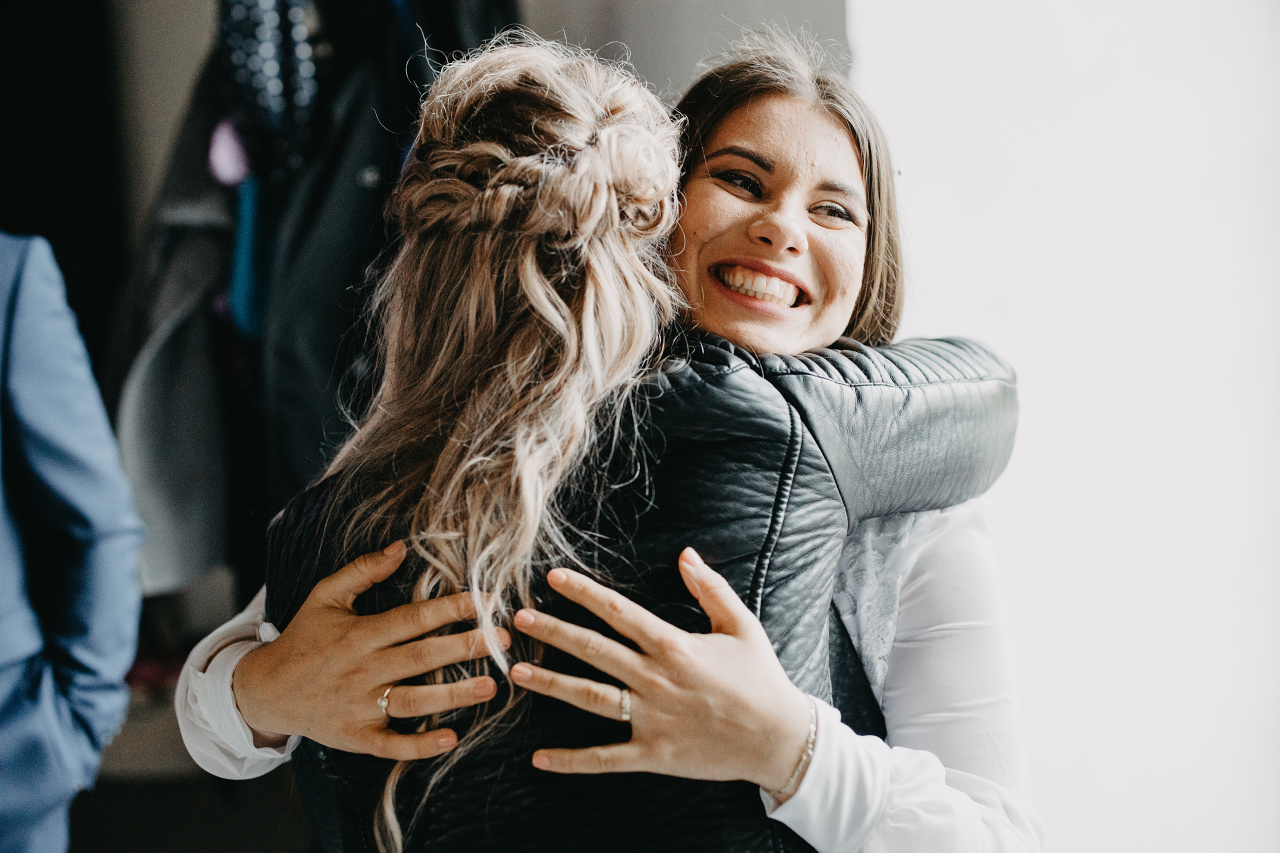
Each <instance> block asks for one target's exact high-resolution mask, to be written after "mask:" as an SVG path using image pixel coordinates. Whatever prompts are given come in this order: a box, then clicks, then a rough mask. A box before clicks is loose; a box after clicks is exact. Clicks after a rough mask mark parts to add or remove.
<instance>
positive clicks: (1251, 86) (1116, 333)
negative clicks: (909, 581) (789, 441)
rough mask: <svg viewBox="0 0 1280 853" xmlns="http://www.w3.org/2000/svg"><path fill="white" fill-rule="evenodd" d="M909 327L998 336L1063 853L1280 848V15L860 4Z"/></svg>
mask: <svg viewBox="0 0 1280 853" xmlns="http://www.w3.org/2000/svg"><path fill="white" fill-rule="evenodd" d="M849 23H850V33H851V43H852V46H853V50H854V53H855V79H856V81H857V82H858V84H859V86H860V88H861V89H862V91H863V92H864V94H865V95H866V97H867V98H868V100H870V101H871V103H872V105H873V106H874V107H876V108H877V109H878V112H879V113H880V115H881V116H882V117H883V118H884V120H885V122H886V124H887V125H888V127H889V131H890V136H891V143H892V145H893V150H894V152H895V155H896V157H897V161H898V162H897V165H898V167H899V168H900V169H901V170H902V174H901V176H900V177H899V179H898V180H899V187H900V190H901V198H902V208H903V218H904V224H905V233H906V240H907V255H908V263H909V274H910V275H909V283H910V286H911V291H910V296H909V299H908V302H907V321H906V328H905V330H904V331H905V332H906V333H908V334H921V335H925V334H927V335H936V334H948V333H959V334H966V335H972V336H976V337H980V338H982V339H985V340H986V341H988V342H990V343H991V344H993V345H994V346H995V347H996V348H997V349H998V350H999V351H1000V352H1002V353H1003V354H1004V355H1006V356H1007V357H1008V358H1010V359H1011V360H1012V361H1013V362H1014V364H1015V365H1016V366H1017V368H1018V371H1019V378H1020V384H1021V396H1022V421H1021V428H1020V432H1019V437H1018V446H1017V449H1016V451H1015V453H1014V458H1013V461H1012V463H1011V465H1010V467H1009V470H1008V472H1007V473H1006V474H1005V476H1004V477H1003V479H1002V480H1001V481H1000V483H999V484H998V485H997V487H996V489H995V490H994V493H993V497H994V500H995V504H996V509H995V512H996V519H995V526H996V533H997V537H998V540H999V543H998V544H999V547H1000V552H1001V555H1002V562H1003V567H1004V573H1005V577H1006V592H1007V596H1008V598H1009V601H1010V604H1011V608H1012V610H1013V621H1014V625H1013V627H1014V633H1015V639H1016V644H1017V662H1018V667H1019V676H1020V682H1021V690H1022V698H1023V704H1024V707H1023V711H1024V716H1025V718H1026V724H1027V731H1028V737H1029V741H1030V747H1031V759H1032V770H1033V773H1034V780H1035V791H1036V799H1037V802H1038V804H1039V806H1040V807H1041V810H1042V813H1043V815H1044V817H1045V819H1046V822H1047V825H1048V831H1049V841H1050V849H1051V850H1056V851H1088V853H1108V851H1115V853H1132V851H1147V850H1152V851H1162V853H1177V851H1204V850H1220V851H1232V853H1255V851H1256V853H1276V851H1277V850H1280V615H1278V612H1277V611H1280V572H1278V571H1277V569H1280V556H1278V549H1277V546H1278V545H1280V542H1277V539H1278V538H1280V537H1277V531H1280V521H1278V519H1280V499H1278V498H1277V495H1278V494H1280V488H1278V487H1277V483H1280V454H1278V453H1277V444H1278V443H1280V442H1278V441H1277V440H1278V439H1280V334H1277V331H1276V327H1277V325H1278V324H1280V6H1278V5H1277V4H1275V3H1274V2H1268V0H1223V2H1219V3H1216V4H1201V3H1192V2H1187V0H1173V2H1156V0H1082V2H1076V3H1034V4H1033V3H1027V2H1018V0H980V2H973V3H963V4H955V3H943V2H930V0H895V2H893V3H885V2H871V1H870V0H851V2H850V12H849Z"/></svg>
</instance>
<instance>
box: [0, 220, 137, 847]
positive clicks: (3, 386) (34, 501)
mask: <svg viewBox="0 0 1280 853" xmlns="http://www.w3.org/2000/svg"><path fill="white" fill-rule="evenodd" d="M0 311H2V312H3V313H2V314H0V321H2V322H0V412H2V413H3V417H0V446H2V447H3V455H2V456H0V474H2V475H3V476H2V482H3V489H2V490H0V849H2V850H6V851H7V850H11V849H39V850H51V849H56V848H55V847H54V846H53V845H54V844H56V843H57V842H56V841H50V840H48V839H47V838H46V839H44V840H40V839H33V840H32V841H31V844H32V845H33V846H31V847H25V846H22V839H23V837H24V835H26V834H29V833H31V832H33V831H34V830H33V827H35V826H36V825H37V824H40V823H41V822H42V821H44V820H45V819H46V818H48V817H49V816H50V815H51V814H53V815H54V817H55V818H56V817H57V813H58V812H59V811H60V810H61V811H62V812H65V809H66V808H67V807H68V806H69V805H70V802H71V799H72V798H73V797H74V796H75V794H76V792H77V791H79V790H81V789H83V788H86V787H88V786H89V784H90V783H92V781H93V778H94V776H95V775H96V774H97V770H98V762H99V760H100V758H101V755H102V749H103V747H104V746H105V745H106V744H107V742H108V741H110V739H111V738H112V736H114V734H115V732H116V730H117V729H118V728H119V726H120V724H121V723H122V722H123V720H124V713H125V708H126V706H127V705H128V689H127V688H126V687H125V684H124V675H125V673H126V672H127V671H128V669H129V666H130V664H131V663H132V662H133V655H134V649H135V645H136V642H137V636H138V610H139V597H138V582H137V577H136V575H135V569H134V567H135V563H136V558H137V551H138V541H139V539H140V538H141V535H142V529H141V526H140V525H139V523H138V519H137V516H136V515H135V513H134V510H133V502H132V500H131V499H130V496H129V486H128V483H127V482H126V481H125V478H124V474H123V472H122V471H121V470H120V462H119V458H118V455H117V452H116V445H115V441H114V439H113V438H112V435H111V427H110V425H109V424H108V422H107V413H106V410H105V409H104V408H103V405H102V401H101V398H100V397H99V396H98V389H97V387H96V385H95V384H94V380H93V375H92V374H91V373H90V370H89V359H88V356H87V354H86V353H85V347H84V343H83V342H82V341H81V339H80V335H79V332H78V331H77V330H76V322H75V318H74V317H73V316H72V313H71V309H70V308H68V307H67V301H66V294H65V290H64V287H63V283H62V276H61V275H60V274H59V272H58V268H57V266H56V265H55V263H54V260H53V253H52V251H51V250H50V248H49V244H48V243H47V242H45V241H44V240H43V239H40V238H38V237H36V238H19V237H12V236H9V235H8V234H2V233H0ZM55 826H56V824H55ZM62 828H63V832H64V833H65V815H64V816H63V820H62ZM42 831H43V832H51V831H53V830H51V829H50V828H49V827H48V826H45V827H44V828H43V829H42ZM62 843H63V844H65V841H64V842H62Z"/></svg>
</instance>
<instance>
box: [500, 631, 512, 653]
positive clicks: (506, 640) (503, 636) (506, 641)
mask: <svg viewBox="0 0 1280 853" xmlns="http://www.w3.org/2000/svg"><path fill="white" fill-rule="evenodd" d="M498 639H499V640H501V641H502V647H503V648H504V649H509V648H511V635H510V634H509V633H507V631H506V629H505V628H499V629H498Z"/></svg>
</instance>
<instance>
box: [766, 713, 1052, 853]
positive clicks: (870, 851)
mask: <svg viewBox="0 0 1280 853" xmlns="http://www.w3.org/2000/svg"><path fill="white" fill-rule="evenodd" d="M818 709H819V713H818V743H817V748H816V749H815V751H814V757H813V761H812V763H811V764H810V766H809V770H808V772H807V773H806V774H805V777H804V780H803V781H802V782H801V784H800V787H799V789H798V790H797V791H796V793H795V795H794V796H792V797H791V798H790V799H789V800H787V802H785V803H783V804H782V805H781V806H777V807H774V804H773V802H772V801H771V799H770V798H769V797H768V795H767V794H763V792H762V799H763V800H764V802H765V807H766V809H769V810H770V811H769V814H770V817H772V818H773V819H775V820H778V821H781V822H782V823H785V824H787V825H788V826H789V827H791V829H792V830H794V831H795V832H796V833H797V834H798V835H800V837H802V838H804V839H805V840H806V841H808V842H809V843H810V844H811V845H813V847H814V848H815V849H816V850H818V851H819V853H846V851H847V853H855V851H861V853H908V852H909V851H910V853H914V851H919V850H928V851H929V852H930V853H970V851H972V853H979V851H981V853H1039V851H1040V850H1041V849H1042V846H1043V843H1042V838H1041V835H1042V830H1041V826H1040V822H1039V818H1038V817H1037V815H1036V813H1035V811H1034V810H1033V809H1032V808H1031V807H1030V806H1029V804H1027V803H1026V802H1025V801H1024V800H1023V799H1022V798H1021V797H1019V796H1018V795H1017V794H1015V793H1014V792H1013V791H1010V790H1008V789H1007V788H1002V787H1001V786H999V785H996V784H995V783H994V782H991V781H989V780H986V779H982V778H981V777H978V776H973V775H971V774H966V773H961V772H958V771H951V770H947V769H946V768H944V767H943V766H942V763H941V762H940V761H939V760H938V758H937V757H936V756H934V755H933V754H932V753H929V752H925V751H923V750H914V749H907V748H905V747H895V748H890V747H889V746H888V745H887V744H886V743H884V741H882V740H880V739H879V738H876V737H871V736H861V735H858V734H855V733H854V731H853V730H852V729H850V728H849V727H848V726H846V725H844V724H843V723H841V722H840V714H839V712H838V711H836V710H835V709H834V708H831V707H830V706H828V705H826V704H823V703H819V705H818Z"/></svg>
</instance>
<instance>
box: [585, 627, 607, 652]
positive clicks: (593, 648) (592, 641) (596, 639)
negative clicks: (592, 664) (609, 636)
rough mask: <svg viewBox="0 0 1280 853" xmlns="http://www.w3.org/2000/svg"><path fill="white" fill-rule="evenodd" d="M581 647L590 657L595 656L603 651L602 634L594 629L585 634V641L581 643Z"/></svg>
mask: <svg viewBox="0 0 1280 853" xmlns="http://www.w3.org/2000/svg"><path fill="white" fill-rule="evenodd" d="M582 649H583V651H584V652H586V654H587V655H588V656H590V657H595V656H596V655H598V654H600V653H601V652H603V651H604V636H603V635H601V634H600V633H598V632H596V631H591V632H590V633H589V634H587V639H586V642H585V643H583V644H582Z"/></svg>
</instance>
